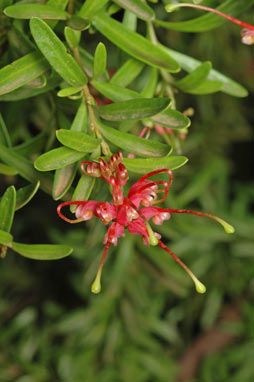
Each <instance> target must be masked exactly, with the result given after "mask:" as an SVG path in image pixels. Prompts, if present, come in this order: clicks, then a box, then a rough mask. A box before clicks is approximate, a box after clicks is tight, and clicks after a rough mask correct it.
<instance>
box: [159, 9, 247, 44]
mask: <svg viewBox="0 0 254 382" xmlns="http://www.w3.org/2000/svg"><path fill="white" fill-rule="evenodd" d="M180 7H190V8H197V9H201V10H203V11H207V12H212V13H216V14H217V15H219V16H221V17H224V18H225V19H227V20H229V21H231V22H232V23H234V24H237V25H239V26H240V27H242V28H243V29H242V30H241V36H242V43H243V44H246V45H252V44H254V25H250V24H247V23H245V22H244V21H241V20H238V19H236V18H235V17H231V16H229V15H227V14H225V13H223V12H221V11H219V10H218V9H214V8H209V7H205V6H203V5H198V4H191V3H179V4H167V5H166V6H165V9H166V11H167V12H173V11H174V10H175V9H177V8H180Z"/></svg>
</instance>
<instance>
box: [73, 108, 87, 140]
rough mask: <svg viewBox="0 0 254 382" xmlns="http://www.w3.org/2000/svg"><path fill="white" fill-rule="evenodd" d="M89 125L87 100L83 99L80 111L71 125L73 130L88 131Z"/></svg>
mask: <svg viewBox="0 0 254 382" xmlns="http://www.w3.org/2000/svg"><path fill="white" fill-rule="evenodd" d="M87 127H88V116H87V107H86V103H85V101H81V103H80V106H79V108H78V111H77V113H76V115H75V118H74V120H73V122H72V125H71V130H72V131H81V132H83V133H86V131H87Z"/></svg>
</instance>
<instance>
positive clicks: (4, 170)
mask: <svg viewBox="0 0 254 382" xmlns="http://www.w3.org/2000/svg"><path fill="white" fill-rule="evenodd" d="M0 174H2V175H9V176H13V175H17V174H18V171H17V170H16V169H15V168H13V167H11V166H7V165H6V164H3V163H0Z"/></svg>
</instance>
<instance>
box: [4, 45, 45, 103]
mask: <svg viewBox="0 0 254 382" xmlns="http://www.w3.org/2000/svg"><path fill="white" fill-rule="evenodd" d="M48 69H49V65H48V63H47V61H46V60H45V58H44V57H43V56H42V55H41V54H40V53H39V52H33V53H29V54H27V55H26V56H24V57H21V58H19V59H18V60H16V61H13V62H12V63H11V64H10V65H7V66H4V67H3V68H2V69H0V95H1V94H5V93H9V92H11V91H12V90H14V89H17V88H19V87H21V86H23V85H25V84H27V83H29V82H30V81H32V80H33V79H35V78H37V77H39V76H40V75H41V74H43V73H44V72H46V71H47V70H48Z"/></svg>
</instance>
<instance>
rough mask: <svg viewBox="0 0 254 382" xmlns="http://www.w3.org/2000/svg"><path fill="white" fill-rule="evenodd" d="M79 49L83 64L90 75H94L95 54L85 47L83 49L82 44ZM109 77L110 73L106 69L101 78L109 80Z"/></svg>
mask: <svg viewBox="0 0 254 382" xmlns="http://www.w3.org/2000/svg"><path fill="white" fill-rule="evenodd" d="M79 51H80V57H81V62H82V66H83V68H84V70H85V72H86V73H87V75H88V76H89V77H93V65H94V59H93V56H92V55H91V54H90V53H88V52H87V51H86V50H85V49H83V48H82V47H81V46H79ZM108 79H109V76H108V73H107V72H106V71H105V72H104V74H103V77H102V78H100V80H103V81H108Z"/></svg>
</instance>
